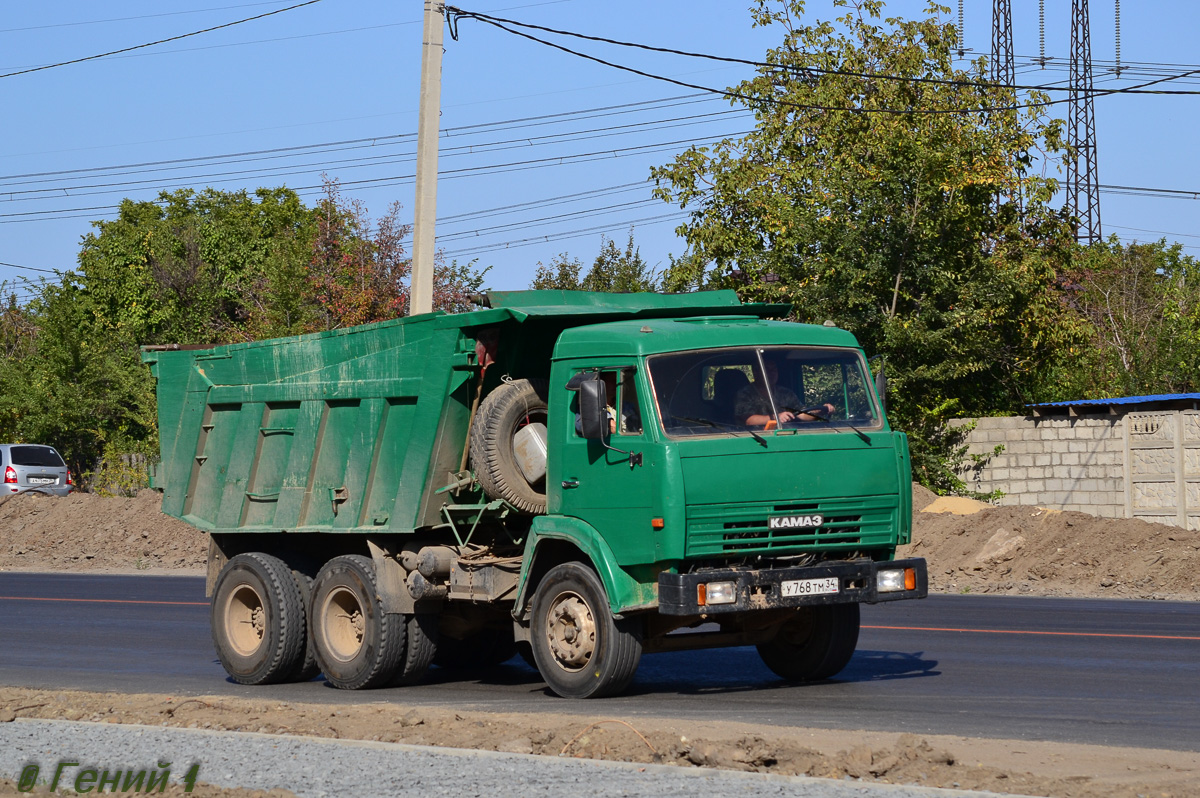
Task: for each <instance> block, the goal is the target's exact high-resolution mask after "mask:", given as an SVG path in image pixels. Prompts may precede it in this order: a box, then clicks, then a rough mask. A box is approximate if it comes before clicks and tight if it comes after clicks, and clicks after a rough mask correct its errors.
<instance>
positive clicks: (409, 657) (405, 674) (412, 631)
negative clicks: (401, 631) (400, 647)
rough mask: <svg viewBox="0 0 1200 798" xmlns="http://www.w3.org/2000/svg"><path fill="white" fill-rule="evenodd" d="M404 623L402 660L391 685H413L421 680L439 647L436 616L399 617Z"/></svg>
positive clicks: (425, 614)
mask: <svg viewBox="0 0 1200 798" xmlns="http://www.w3.org/2000/svg"><path fill="white" fill-rule="evenodd" d="M399 617H402V618H403V619H404V623H405V643H404V658H403V661H402V662H401V664H400V667H399V668H398V669H397V670H396V675H395V677H394V678H393V680H392V684H396V685H402V684H413V683H415V682H418V681H420V680H421V677H422V676H424V675H425V671H427V670H429V665H430V663H432V662H433V661H434V658H435V657H436V656H437V652H438V650H439V648H440V647H441V643H440V641H439V640H438V616H437V615H434V614H433V613H418V614H416V615H403V616H399Z"/></svg>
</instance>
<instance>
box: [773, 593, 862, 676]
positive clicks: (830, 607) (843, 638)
mask: <svg viewBox="0 0 1200 798" xmlns="http://www.w3.org/2000/svg"><path fill="white" fill-rule="evenodd" d="M858 627H859V612H858V605H857V604H825V605H821V606H816V607H803V608H801V609H799V610H797V612H796V615H795V616H794V617H793V618H791V619H790V620H788V621H786V622H785V623H784V624H783V626H781V627H780V628H779V633H778V634H777V635H776V636H775V638H774V639H773V640H769V641H767V642H765V643H760V644H759V645H758V653H759V656H761V657H762V660H763V662H765V663H766V665H767V667H768V668H770V669H771V670H773V671H774V672H775V673H776V674H777V675H779V676H781V677H783V678H784V679H787V680H788V681H790V682H816V681H820V680H821V679H828V678H830V677H832V676H834V675H836V674H837V673H839V672H840V671H841V670H842V668H845V667H846V665H847V664H848V663H849V662H850V658H851V657H852V656H854V649H855V648H856V647H857V646H858Z"/></svg>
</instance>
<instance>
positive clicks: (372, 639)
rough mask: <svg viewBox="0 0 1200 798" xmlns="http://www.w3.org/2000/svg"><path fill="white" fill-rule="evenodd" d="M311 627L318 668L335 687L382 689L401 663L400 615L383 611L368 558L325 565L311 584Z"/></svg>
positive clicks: (335, 560) (356, 557)
mask: <svg viewBox="0 0 1200 798" xmlns="http://www.w3.org/2000/svg"><path fill="white" fill-rule="evenodd" d="M311 628H312V639H313V647H314V648H315V649H316V655H317V663H318V664H319V665H320V668H321V672H322V673H324V674H325V678H326V679H327V680H328V681H329V683H330V684H332V685H333V686H335V687H340V688H342V689H343V690H363V689H370V688H372V687H381V686H383V685H386V684H387V683H389V682H390V681H392V680H393V679H394V678H395V676H396V674H397V671H398V670H399V669H400V668H401V666H402V665H403V663H404V642H405V637H406V634H405V616H403V615H387V614H385V613H384V612H383V606H382V604H381V602H380V600H379V589H378V586H377V585H376V582H375V566H374V564H373V563H372V562H371V558H370V557H363V556H362V555H358V554H348V555H344V556H341V557H335V558H333V559H332V560H330V561H329V562H327V563H325V567H323V568H322V569H321V571H320V573H318V574H317V578H316V580H315V581H314V583H313V594H312V609H311Z"/></svg>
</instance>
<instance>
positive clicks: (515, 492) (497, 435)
mask: <svg viewBox="0 0 1200 798" xmlns="http://www.w3.org/2000/svg"><path fill="white" fill-rule="evenodd" d="M546 395H547V383H546V381H545V380H537V379H534V380H513V381H512V382H509V383H504V384H502V385H500V386H499V387H497V388H496V389H495V390H493V391H492V392H491V393H489V394H488V395H487V396H486V397H485V398H484V400H483V402H482V404H480V405H479V412H478V413H476V414H475V421H474V422H472V424H471V441H470V454H471V467H472V468H473V469H474V471H475V478H476V479H478V480H479V484H480V485H481V486H482V487H483V490H484V492H485V493H487V495H488V496H490V497H492V498H493V499H504V500H505V501H507V502H508V503H509V504H511V505H512V506H514V507H516V508H517V509H518V510H520V511H522V512H526V513H532V514H535V515H536V514H539V513H544V512H546V480H545V478H544V477H543V478H542V479H539V480H538V481H537V482H535V483H533V484H530V483H529V481H528V480H526V479H525V475H524V474H523V473H522V472H521V468H520V466H518V465H517V458H516V454H515V453H514V451H513V437H514V436H515V435H516V434H517V432H518V431H519V430H520V429H521V428H522V427H524V426H525V425H527V424H545V423H546V407H547V406H546Z"/></svg>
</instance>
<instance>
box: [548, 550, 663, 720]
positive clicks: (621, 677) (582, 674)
mask: <svg viewBox="0 0 1200 798" xmlns="http://www.w3.org/2000/svg"><path fill="white" fill-rule="evenodd" d="M532 621H533V622H532V639H531V643H532V645H533V657H534V660H535V661H536V662H537V668H538V671H539V672H540V673H541V674H542V678H543V679H545V680H546V684H547V685H549V687H550V689H551V690H553V691H554V692H555V693H557V694H558V695H560V696H563V697H564V698H600V697H603V696H609V695H615V694H616V693H619V692H621V691H622V690H624V689H625V688H626V687H627V686H629V683H630V682H631V681H633V674H634V673H635V672H636V671H637V666H638V661H639V660H640V659H641V657H642V636H641V631H640V625H639V624H638V623H637V621H636V620H634V619H630V618H624V619H621V620H617V619H616V618H613V616H612V613H611V612H610V611H609V608H608V597H607V595H606V594H605V592H604V584H603V583H602V582H601V581H600V577H598V576H597V575H596V572H595V571H593V570H592V569H591V568H588V567H587V566H586V565H584V564H582V563H578V562H568V563H563V564H562V565H556V566H555V567H553V568H551V569H550V570H549V571H548V572H547V573H546V575H545V576H544V577H543V578H542V581H541V583H539V584H538V586H537V590H535V591H534V594H533V619H532Z"/></svg>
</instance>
